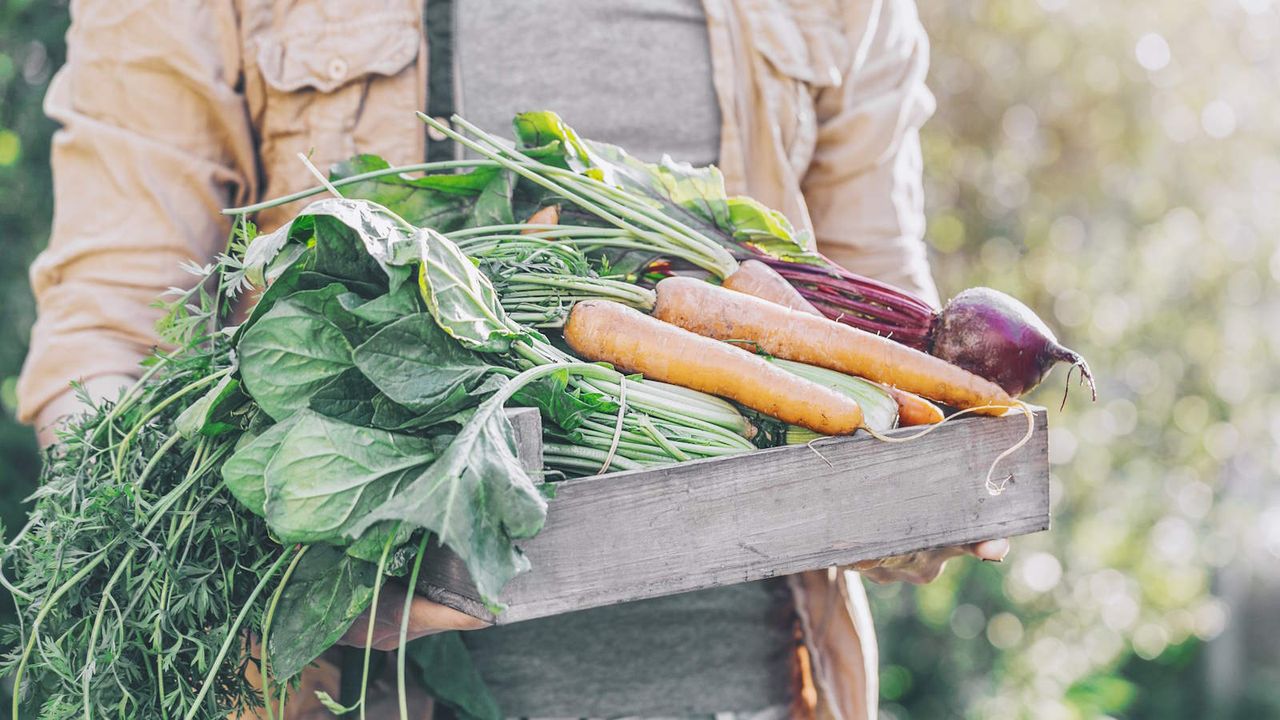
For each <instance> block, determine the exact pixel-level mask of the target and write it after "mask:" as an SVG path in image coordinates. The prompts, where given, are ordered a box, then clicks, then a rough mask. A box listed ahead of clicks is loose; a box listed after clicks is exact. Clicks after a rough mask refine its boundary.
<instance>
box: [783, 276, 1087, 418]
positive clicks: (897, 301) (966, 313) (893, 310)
mask: <svg viewBox="0 0 1280 720" xmlns="http://www.w3.org/2000/svg"><path fill="white" fill-rule="evenodd" d="M764 261H765V262H766V263H767V264H768V265H769V266H770V267H772V268H773V269H774V270H777V271H778V274H780V275H782V276H783V277H785V278H786V279H787V280H788V281H790V282H791V284H792V285H793V286H795V288H796V290H798V291H799V292H800V294H801V295H803V296H804V297H805V299H806V300H808V301H809V302H811V303H813V305H814V306H815V307H817V308H818V309H819V310H821V311H822V312H823V314H825V315H826V316H827V317H829V318H831V319H833V320H837V321H839V322H842V323H845V324H847V325H852V326H854V327H857V328H861V329H863V330H867V331H869V332H874V333H877V334H879V335H884V336H886V337H889V338H892V339H894V340H897V341H898V342H901V343H903V344H904V345H909V346H911V347H914V348H916V349H917V350H922V351H924V352H927V353H929V354H931V355H934V356H935V357H939V358H941V359H943V360H946V361H948V362H950V363H952V364H954V365H957V366H959V367H961V368H964V369H965V370H968V371H969V372H971V373H974V374H975V375H978V376H981V377H984V378H986V379H988V380H990V381H992V382H994V383H996V384H997V385H999V386H1000V387H1002V388H1004V390H1005V392H1007V393H1009V394H1010V395H1013V396H1015V397H1017V396H1019V395H1024V394H1026V393H1028V392H1030V391H1031V389H1032V388H1034V387H1035V386H1037V385H1039V384H1040V381H1041V380H1043V379H1044V376H1045V375H1047V374H1048V372H1049V370H1051V369H1052V368H1053V366H1054V365H1057V364H1058V363H1060V362H1066V363H1070V364H1071V368H1070V369H1069V370H1068V371H1067V376H1068V380H1069V379H1070V374H1071V370H1074V369H1075V368H1079V369H1080V381H1081V382H1082V383H1087V384H1088V386H1089V391H1090V393H1091V394H1092V396H1093V397H1094V399H1097V391H1096V390H1095V388H1094V382H1093V374H1092V373H1091V372H1090V371H1089V364H1088V363H1087V362H1085V360H1084V358H1082V357H1081V356H1080V355H1079V353H1076V352H1075V351H1073V350H1070V349H1068V348H1066V347H1063V345H1062V344H1061V343H1059V342H1058V339H1057V338H1056V337H1054V334H1053V331H1051V330H1050V329H1049V327H1048V326H1047V325H1045V324H1044V321H1042V320H1041V319H1040V318H1039V317H1037V316H1036V314H1035V313H1034V312H1032V311H1031V309H1030V308H1028V307H1027V306H1026V305H1023V304H1022V303H1021V302H1019V301H1018V300H1017V299H1015V298H1013V297H1010V296H1009V295H1006V294H1005V293H1002V292H1000V291H999V290H992V289H991V288H971V289H969V290H965V291H964V292H962V293H960V294H959V295H956V296H955V297H954V298H952V299H951V302H949V303H947V306H946V307H945V308H943V309H942V310H941V311H935V310H934V309H933V308H932V307H930V306H929V304H928V303H926V302H925V301H923V300H921V299H919V298H917V297H915V296H913V295H911V294H910V293H907V292H904V291H902V290H899V289H898V288H895V287H892V286H890V285H886V284H885V283H881V282H878V281H875V280H871V279H870V278H865V277H862V276H860V275H857V274H855V273H852V272H849V271H848V270H845V269H843V268H840V267H839V266H837V265H835V264H834V263H831V264H830V265H829V266H827V267H821V266H817V265H806V264H801V263H794V262H788V261H785V260H777V259H771V258H766V259H764ZM1064 401H1065V397H1064Z"/></svg>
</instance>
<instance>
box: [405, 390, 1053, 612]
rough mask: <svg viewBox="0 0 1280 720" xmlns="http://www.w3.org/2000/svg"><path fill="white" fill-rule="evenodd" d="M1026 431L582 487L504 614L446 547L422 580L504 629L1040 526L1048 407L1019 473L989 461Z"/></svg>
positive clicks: (533, 544) (571, 488) (960, 423)
mask: <svg viewBox="0 0 1280 720" xmlns="http://www.w3.org/2000/svg"><path fill="white" fill-rule="evenodd" d="M520 427H521V428H522V430H523V429H527V428H529V424H528V423H527V421H526V422H525V424H523V425H521V426H520ZM535 429H536V428H535ZM918 431H919V429H918V428H906V429H902V430H898V431H895V434H896V435H899V436H900V435H910V434H914V433H916V432H918ZM1025 432H1026V418H1025V417H1024V416H1021V415H1013V416H1008V417H1003V418H969V419H961V420H957V421H954V422H952V423H948V424H947V425H944V426H943V427H941V428H939V429H938V430H936V431H935V432H933V433H931V434H929V435H927V436H925V437H922V438H919V439H916V440H913V441H911V442H907V443H888V442H883V441H879V440H876V439H873V438H870V437H848V438H829V439H823V440H819V441H817V442H815V443H812V444H811V445H809V446H791V447H784V448H773V449H769V450H762V451H758V452H754V453H749V454H745V455H738V456H732V457H727V458H716V459H708V460H697V461H693V462H687V463H680V464H676V465H671V466H667V467H664V468H658V469H653V470H636V471H629V472H620V473H612V474H609V475H607V476H598V477H593V478H583V479H579V480H571V481H568V482H564V483H561V484H560V486H559V490H558V492H557V495H556V499H555V500H553V501H552V503H551V510H550V512H549V514H548V519H547V525H546V527H545V528H544V529H543V531H542V532H541V533H540V534H539V535H538V536H537V537H535V538H533V539H531V540H528V541H524V542H522V543H520V545H521V547H522V549H523V550H524V551H525V552H526V554H527V555H528V556H529V559H530V561H531V562H532V564H533V568H534V569H533V571H532V572H529V573H526V574H524V575H521V576H520V577H517V578H516V579H515V580H513V581H512V582H511V583H510V584H509V585H508V586H507V588H505V590H504V591H503V594H502V598H501V599H502V601H503V602H504V603H506V604H507V605H508V609H507V610H506V611H505V612H503V613H502V614H501V615H500V616H499V617H497V618H493V617H492V616H491V615H489V614H488V613H487V612H486V611H485V609H484V607H483V606H482V605H481V604H480V603H479V601H478V599H477V598H476V593H475V591H474V588H473V587H472V586H471V584H470V581H469V579H468V578H467V577H466V573H465V570H463V569H462V567H461V563H460V562H459V561H458V559H457V558H456V556H452V554H451V553H449V552H448V551H447V550H443V549H436V550H434V551H433V553H432V555H431V556H429V558H428V561H427V563H426V565H425V566H424V570H423V571H424V577H423V581H422V582H421V583H420V584H419V588H420V590H421V591H422V592H424V593H425V594H426V595H427V596H428V597H430V598H431V599H433V600H436V601H437V602H443V603H444V604H447V605H450V606H451V607H455V608H457V609H459V610H462V611H464V612H468V613H470V614H472V615H475V616H477V617H485V618H486V619H492V620H496V621H497V622H498V623H502V624H506V623H512V622H519V621H521V620H528V619H533V618H538V617H544V616H548V615H554V614H559V613H564V612H571V611H574V610H582V609H586V608H590V607H597V606H601V605H608V604H613V603H618V602H625V601H629V600H638V599H643V598H649V597H656V596H660V595H668V594H673V593H678V592H686V591H691V590H699V589H704V588H709V587H716V586H721V585H727V584H733V583H739V582H749V581H754V580H760V579H763V578H768V577H774V576H777V575H786V574H790V573H794V572H800V571H803V570H811V569H816V568H822V567H828V566H831V565H844V564H849V563H853V562H856V561H858V560H868V559H874V558H880V557H885V556H888V555H896V554H901V553H906V552H913V551H917V550H923V549H927V548H934V547H941V546H946V545H956V544H961V543H968V542H975V541H979V540H987V539H992V538H997V537H1007V536H1014V535H1021V534H1026V533H1031V532H1037V531H1040V530H1044V529H1047V528H1048V525H1049V478H1048V460H1047V455H1048V440H1047V437H1048V433H1047V428H1046V425H1045V414H1044V411H1043V410H1038V411H1037V412H1036V429H1035V432H1034V434H1033V436H1032V439H1031V441H1030V442H1029V443H1028V444H1027V445H1026V446H1025V447H1023V448H1021V449H1020V450H1018V451H1017V452H1016V453H1014V454H1013V455H1011V456H1010V457H1008V458H1006V459H1005V460H1004V461H1003V462H1002V463H1001V466H1000V467H999V468H998V472H997V477H1003V476H1004V475H1008V474H1010V473H1012V475H1013V478H1012V480H1010V481H1009V483H1008V485H1007V487H1006V489H1005V491H1004V493H1002V494H1001V495H998V496H992V495H991V494H990V493H988V491H987V490H986V488H985V487H984V480H985V477H986V473H987V468H988V467H989V465H990V464H991V461H992V460H993V459H994V458H995V457H996V456H997V455H999V454H1000V453H1001V452H1003V451H1004V450H1006V449H1007V448H1009V447H1010V446H1012V445H1013V444H1014V443H1016V442H1017V441H1018V440H1019V439H1020V438H1021V437H1022V436H1023V434H1024V433H1025ZM538 457H539V460H538V461H539V462H540V454H539V456H538Z"/></svg>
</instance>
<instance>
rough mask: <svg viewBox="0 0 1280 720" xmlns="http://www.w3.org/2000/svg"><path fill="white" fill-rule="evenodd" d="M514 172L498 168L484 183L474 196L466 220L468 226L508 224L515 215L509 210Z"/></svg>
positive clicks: (514, 183) (513, 186) (513, 185)
mask: <svg viewBox="0 0 1280 720" xmlns="http://www.w3.org/2000/svg"><path fill="white" fill-rule="evenodd" d="M515 187H516V182H515V173H513V172H511V171H510V170H499V171H498V172H497V173H495V174H494V176H493V179H492V180H490V181H489V182H487V183H485V186H484V188H483V189H482V190H481V191H480V195H479V197H477V198H476V206H475V209H474V210H473V211H472V213H471V217H470V218H469V220H468V222H467V226H468V227H483V226H485V225H510V224H511V223H514V222H515V221H516V220H515V216H514V214H513V213H512V211H511V198H512V195H513V194H514V193H515Z"/></svg>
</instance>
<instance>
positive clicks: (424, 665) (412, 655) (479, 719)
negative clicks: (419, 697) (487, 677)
mask: <svg viewBox="0 0 1280 720" xmlns="http://www.w3.org/2000/svg"><path fill="white" fill-rule="evenodd" d="M405 653H406V655H407V656H408V661H409V662H410V663H411V664H412V667H413V670H414V676H415V677H416V678H417V680H418V682H420V683H422V686H423V687H424V688H425V689H426V690H427V692H428V693H430V695H431V696H432V697H433V698H435V699H436V700H437V701H439V702H442V703H444V704H445V705H447V706H449V708H450V709H451V710H453V712H454V714H455V715H457V716H458V717H459V718H464V719H465V720H502V718H503V717H505V716H504V715H503V713H502V711H501V709H500V708H499V707H498V701H497V700H496V699H495V698H494V697H493V693H491V692H490V691H489V688H488V686H487V685H485V682H484V678H482V677H481V676H480V672H479V671H478V670H477V669H476V667H475V665H474V664H472V662H471V653H470V651H468V650H467V646H466V645H464V644H463V642H462V637H461V635H460V634H459V633H457V632H447V633H440V634H438V635H428V636H427V637H424V638H420V639H418V640H414V641H413V642H411V643H409V644H408V645H407V646H406V647H405Z"/></svg>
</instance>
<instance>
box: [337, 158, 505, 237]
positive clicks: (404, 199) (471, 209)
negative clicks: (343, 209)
mask: <svg viewBox="0 0 1280 720" xmlns="http://www.w3.org/2000/svg"><path fill="white" fill-rule="evenodd" d="M388 167H391V166H390V165H389V164H388V163H387V161H386V160H383V159H382V158H380V157H378V156H377V155H357V156H355V157H353V158H351V159H350V160H347V161H346V162H342V163H339V164H337V165H335V166H333V168H332V169H331V170H330V171H329V179H330V180H341V179H344V178H349V177H352V176H355V175H361V174H364V173H368V172H373V171H376V170H383V169H385V168H388ZM504 174H506V173H505V171H503V170H502V169H501V168H497V167H479V168H476V169H474V170H472V171H470V172H466V173H441V174H435V175H424V176H422V177H409V176H407V175H383V176H381V177H377V178H372V179H369V180H361V181H359V182H355V183H351V184H349V185H343V186H342V188H341V189H340V192H341V193H342V194H343V195H345V196H346V197H350V198H362V199H365V200H371V201H373V202H376V203H378V204H380V205H382V206H384V207H386V208H387V209H388V210H391V211H392V212H394V213H396V214H397V215H399V216H400V217H402V218H404V219H405V220H407V221H409V222H411V223H413V224H414V225H417V226H418V227H429V228H433V229H435V230H438V231H439V232H450V231H453V230H457V229H459V228H462V227H466V226H468V225H470V224H472V223H474V222H475V220H476V217H477V216H478V215H480V212H479V210H478V208H477V205H478V204H479V203H480V200H481V198H482V196H483V195H484V194H485V192H486V189H488V188H490V187H491V186H493V185H494V184H495V181H496V180H497V179H498V178H501V177H502V176H503V175H504ZM494 194H496V193H490V198H489V200H488V202H490V203H494V202H497V198H495V197H493V195H494ZM507 212H508V213H510V194H509V193H508V194H507ZM484 214H485V215H486V216H492V214H493V209H492V208H491V209H487V210H486V211H485V213H484ZM507 222H510V221H507Z"/></svg>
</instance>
